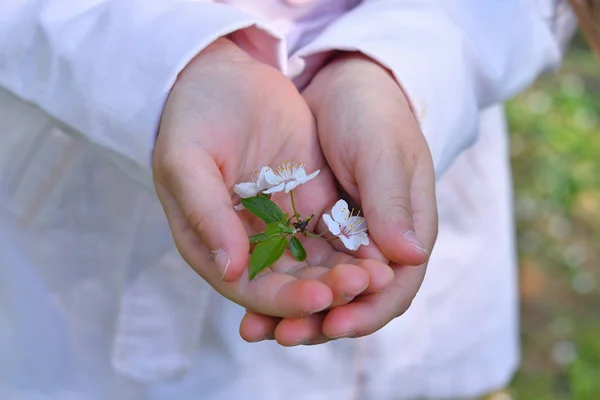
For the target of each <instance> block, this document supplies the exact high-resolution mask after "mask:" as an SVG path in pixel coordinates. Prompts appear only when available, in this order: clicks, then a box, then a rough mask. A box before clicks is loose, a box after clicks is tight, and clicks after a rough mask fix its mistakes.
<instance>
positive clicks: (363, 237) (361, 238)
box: [354, 232, 369, 246]
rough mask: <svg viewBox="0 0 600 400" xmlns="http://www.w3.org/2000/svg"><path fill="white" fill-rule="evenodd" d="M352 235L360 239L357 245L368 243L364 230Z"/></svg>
mask: <svg viewBox="0 0 600 400" xmlns="http://www.w3.org/2000/svg"><path fill="white" fill-rule="evenodd" d="M354 236H356V237H357V238H359V239H360V240H359V243H358V245H359V246H360V245H364V246H368V245H369V235H367V233H366V232H362V233H359V234H358V235H354Z"/></svg>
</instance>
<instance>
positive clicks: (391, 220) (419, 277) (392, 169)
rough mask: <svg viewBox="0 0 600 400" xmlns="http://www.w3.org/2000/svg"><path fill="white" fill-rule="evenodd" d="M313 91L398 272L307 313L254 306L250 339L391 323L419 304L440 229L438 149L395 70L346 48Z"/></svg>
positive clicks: (315, 337) (354, 195)
mask: <svg viewBox="0 0 600 400" xmlns="http://www.w3.org/2000/svg"><path fill="white" fill-rule="evenodd" d="M303 95H304V97H305V99H306V100H307V103H308V104H309V106H310V108H311V110H312V112H313V114H314V115H315V118H316V121H317V129H318V136H319V141H320V144H321V148H322V151H323V154H324V155H325V158H326V160H327V162H328V164H329V166H330V168H331V169H332V171H333V173H334V174H335V177H336V179H337V180H338V181H339V183H340V185H341V186H342V188H343V189H344V191H345V192H346V193H347V194H348V195H349V196H350V200H352V201H353V202H355V203H356V204H357V205H359V206H360V207H361V208H362V211H363V213H364V215H365V217H366V219H367V222H368V226H369V234H370V236H371V239H372V240H373V241H374V242H375V243H376V244H377V246H378V248H379V249H381V251H382V252H383V254H384V255H385V256H386V257H387V258H388V259H389V260H391V267H392V268H393V271H394V279H393V282H392V284H391V285H390V286H388V287H387V288H385V289H384V290H382V291H378V292H375V293H370V294H367V295H361V296H358V297H357V298H356V299H355V300H354V301H352V302H351V303H349V304H346V305H341V306H340V307H337V308H335V309H331V310H328V311H325V312H322V313H318V314H315V315H311V316H307V317H302V318H295V319H290V318H287V319H283V320H279V319H273V318H271V317H268V316H265V315H260V314H257V313H255V312H248V313H247V314H246V316H245V317H244V319H243V321H242V324H241V326H240V333H241V335H242V337H243V338H245V339H246V340H248V341H255V340H257V338H262V337H269V336H273V337H274V338H275V339H276V340H277V341H278V342H279V343H281V344H283V345H293V344H298V343H322V342H325V341H328V340H331V339H335V338H341V337H356V336H364V335H368V334H371V333H373V332H375V331H377V330H379V329H381V328H382V327H383V326H385V325H386V324H387V323H389V322H390V321H391V320H392V319H394V318H396V317H398V316H400V315H402V314H403V313H404V312H405V311H406V310H407V309H408V307H409V306H410V304H411V302H412V300H413V298H414V297H415V295H416V294H417V292H418V290H419V288H420V285H421V283H422V281H423V278H424V276H425V270H426V265H427V261H428V258H429V255H430V253H431V251H432V249H433V245H434V242H435V239H436V237H437V208H436V198H435V177H434V171H433V165H432V160H431V155H430V152H429V148H428V146H427V143H426V141H425V138H424V136H423V134H422V133H421V131H420V129H419V126H418V124H417V121H416V119H415V117H414V115H413V113H412V111H411V109H410V105H409V102H408V100H407V99H406V97H405V95H404V93H403V91H402V89H401V87H400V86H399V85H398V84H397V82H396V81H395V80H394V78H393V76H392V75H391V74H390V72H389V71H388V70H386V69H385V68H383V67H382V66H380V65H379V64H378V63H376V62H374V61H372V60H371V59H369V58H367V57H365V56H363V55H361V54H345V55H342V56H340V57H338V58H337V59H335V60H334V61H332V62H331V63H329V64H328V65H326V66H325V67H324V68H323V69H322V70H321V71H320V72H319V73H318V74H317V75H316V76H315V78H314V79H313V81H312V82H311V83H310V85H309V86H308V87H307V88H306V90H305V91H304V93H303ZM322 229H323V228H322Z"/></svg>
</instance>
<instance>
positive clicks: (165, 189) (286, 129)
mask: <svg viewBox="0 0 600 400" xmlns="http://www.w3.org/2000/svg"><path fill="white" fill-rule="evenodd" d="M282 160H298V161H305V162H306V163H307V164H306V166H307V169H308V170H309V172H312V171H313V170H316V169H320V170H321V173H320V174H319V175H318V176H317V178H315V179H314V180H313V181H311V182H310V187H309V186H308V185H305V186H302V187H299V188H298V189H297V193H296V201H297V206H298V208H299V211H300V212H301V213H303V214H304V215H310V214H311V212H315V213H316V218H315V220H317V219H318V218H319V217H320V213H321V212H322V211H323V210H324V209H325V208H326V207H327V206H331V204H333V203H334V202H335V201H336V200H337V198H338V196H339V195H338V193H337V190H336V188H335V181H334V179H333V176H332V174H331V171H330V170H329V169H328V168H327V166H326V164H325V162H324V159H323V156H322V153H321V151H320V149H319V144H318V139H317V137H316V131H315V126H314V119H313V116H312V114H311V112H310V110H309V108H308V107H307V105H306V103H305V101H304V100H303V98H302V97H301V96H300V94H299V93H298V92H297V90H296V88H295V87H294V86H293V84H292V83H291V82H290V81H289V80H288V79H287V78H285V77H284V76H283V75H282V74H281V73H279V72H278V71H277V70H275V69H274V68H271V67H269V66H267V65H264V64H262V63H259V62H257V61H255V60H253V59H252V58H251V57H249V56H248V55H247V54H246V53H245V52H243V51H242V50H241V49H239V48H238V47H237V46H236V45H235V44H233V43H232V42H230V41H228V40H226V39H221V40H218V41H217V42H215V43H214V44H212V45H211V46H209V47H208V48H206V49H205V50H204V51H202V53H201V54H200V55H198V56H197V57H196V58H195V59H194V60H193V61H192V62H191V63H190V64H189V65H188V66H187V67H186V68H185V70H184V71H183V72H182V73H181V74H180V76H179V78H178V80H177V82H176V83H175V85H174V87H173V90H172V92H171V94H170V96H169V99H168V101H167V104H166V106H165V110H164V113H163V116H162V121H161V125H160V130H159V135H158V139H157V143H156V148H155V152H154V160H153V170H154V171H153V172H154V180H155V186H156V190H157V193H158V196H159V198H160V201H161V203H162V205H163V208H164V210H165V213H166V216H167V219H168V222H169V226H170V228H171V231H172V234H173V237H174V240H175V244H176V245H177V248H178V249H179V252H180V253H181V255H182V256H183V258H184V259H185V260H186V262H187V263H188V264H190V265H191V266H192V268H194V269H195V271H196V272H198V274H199V275H201V276H202V277H203V278H204V279H205V280H206V281H207V282H208V283H209V284H211V285H212V286H213V287H214V288H215V289H216V290H217V291H219V292H220V293H221V294H223V295H224V296H225V297H227V298H229V299H231V300H233V301H235V302H237V303H239V304H240V305H242V306H244V307H246V308H249V309H252V310H256V311H257V312H260V313H263V314H267V315H273V316H280V317H283V316H288V317H297V316H301V315H307V314H310V313H314V312H316V311H320V310H323V309H324V308H326V307H329V306H336V305H339V304H344V303H347V302H348V301H349V300H350V299H352V298H353V297H354V296H356V295H357V294H360V293H362V292H363V291H364V290H365V289H367V290H380V289H381V288H383V287H385V286H387V284H389V283H390V281H391V279H392V276H393V273H392V271H391V269H390V268H389V267H388V266H387V265H386V264H385V262H377V261H373V260H362V259H361V260H359V259H356V258H354V257H352V256H348V255H347V254H344V253H340V252H337V251H335V250H334V248H333V247H332V246H331V245H329V243H327V242H324V241H320V240H317V239H312V240H307V241H306V242H305V243H304V244H305V246H306V247H307V250H308V253H309V258H308V259H307V262H304V263H300V262H298V261H295V260H294V259H292V258H291V257H287V258H286V257H284V258H282V259H281V260H280V261H279V262H278V263H277V264H275V265H274V266H273V267H272V271H271V272H266V273H264V274H262V275H260V276H259V277H257V278H256V279H255V280H253V281H250V282H249V280H248V274H247V271H246V270H245V268H246V266H247V263H248V250H249V245H248V235H249V234H253V233H256V229H255V228H256V227H257V223H260V221H258V220H257V219H256V218H255V217H253V216H252V215H251V214H249V213H248V212H247V211H243V212H236V211H234V209H233V204H232V200H231V193H232V188H233V186H234V184H236V183H238V182H242V181H247V180H248V178H249V177H250V175H251V174H252V172H253V171H255V170H256V169H258V168H260V167H262V166H264V165H271V166H273V165H274V164H277V163H279V162H280V161H282ZM362 254H363V255H364V256H372V257H380V259H383V257H382V256H381V255H380V253H379V251H378V250H377V249H376V248H375V247H374V246H371V247H367V248H365V249H364V250H363V253H362ZM245 271H246V273H244V272H245Z"/></svg>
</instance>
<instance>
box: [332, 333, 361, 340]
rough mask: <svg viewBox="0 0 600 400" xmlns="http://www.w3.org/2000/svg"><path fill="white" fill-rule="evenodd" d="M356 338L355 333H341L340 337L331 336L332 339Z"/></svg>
mask: <svg viewBox="0 0 600 400" xmlns="http://www.w3.org/2000/svg"><path fill="white" fill-rule="evenodd" d="M354 337H356V333H355V332H346V333H342V334H341V335H338V336H332V337H331V338H332V339H345V338H354Z"/></svg>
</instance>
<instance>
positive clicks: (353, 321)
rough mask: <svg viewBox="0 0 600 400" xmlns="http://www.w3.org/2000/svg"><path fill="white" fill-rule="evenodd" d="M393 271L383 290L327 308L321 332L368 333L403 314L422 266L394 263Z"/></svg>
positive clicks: (337, 335) (335, 334)
mask: <svg viewBox="0 0 600 400" xmlns="http://www.w3.org/2000/svg"><path fill="white" fill-rule="evenodd" d="M394 272H395V277H394V282H393V283H392V284H391V285H390V286H389V287H388V288H387V289H386V290H384V291H383V292H380V293H374V294H371V295H367V296H361V297H358V298H356V299H355V300H354V301H353V302H352V303H350V304H347V305H345V306H343V307H339V308H335V309H333V310H330V311H329V312H328V314H327V317H326V319H325V320H324V321H323V325H322V329H323V333H324V334H325V335H326V336H328V337H330V338H333V339H338V338H342V337H358V336H365V335H370V334H371V333H373V332H376V331H378V330H379V329H381V328H383V327H384V326H385V325H387V324H388V323H389V322H390V321H391V320H393V319H394V318H396V317H398V316H400V315H402V314H403V313H404V312H405V311H406V310H407V309H408V307H410V304H411V303H412V300H413V298H414V296H415V294H416V293H417V291H418V290H419V287H420V285H421V283H422V281H423V277H424V276H425V266H419V267H412V266H395V267H394Z"/></svg>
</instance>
